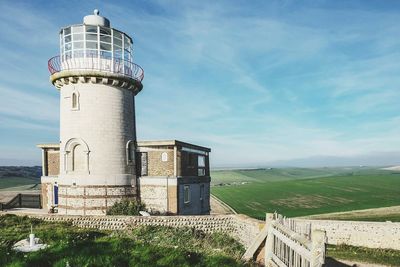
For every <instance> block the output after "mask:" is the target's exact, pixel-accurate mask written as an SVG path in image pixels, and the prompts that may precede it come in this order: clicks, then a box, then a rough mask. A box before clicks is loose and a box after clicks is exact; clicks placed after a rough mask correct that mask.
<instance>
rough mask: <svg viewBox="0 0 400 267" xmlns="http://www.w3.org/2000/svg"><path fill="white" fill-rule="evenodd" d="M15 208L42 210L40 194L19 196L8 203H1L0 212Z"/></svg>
mask: <svg viewBox="0 0 400 267" xmlns="http://www.w3.org/2000/svg"><path fill="white" fill-rule="evenodd" d="M15 208H34V209H41V208H42V203H41V195H40V194H17V195H16V196H15V197H13V198H12V199H11V200H10V201H8V202H7V203H0V210H8V209H15Z"/></svg>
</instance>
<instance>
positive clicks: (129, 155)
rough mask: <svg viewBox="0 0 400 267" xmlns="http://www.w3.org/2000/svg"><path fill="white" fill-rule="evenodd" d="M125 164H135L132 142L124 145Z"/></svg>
mask: <svg viewBox="0 0 400 267" xmlns="http://www.w3.org/2000/svg"><path fill="white" fill-rule="evenodd" d="M126 161H127V162H126V163H127V164H128V165H131V164H133V163H134V162H135V144H134V142H133V141H132V140H129V141H128V143H126Z"/></svg>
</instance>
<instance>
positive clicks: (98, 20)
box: [83, 9, 110, 27]
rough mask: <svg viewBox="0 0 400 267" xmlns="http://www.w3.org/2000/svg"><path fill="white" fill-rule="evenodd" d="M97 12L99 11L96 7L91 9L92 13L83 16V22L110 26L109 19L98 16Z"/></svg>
mask: <svg viewBox="0 0 400 267" xmlns="http://www.w3.org/2000/svg"><path fill="white" fill-rule="evenodd" d="M99 14H100V11H99V10H98V9H95V10H94V11H93V15H87V16H85V17H84V18H83V24H85V25H94V26H103V27H110V21H109V20H108V19H107V18H105V17H102V16H100V15H99Z"/></svg>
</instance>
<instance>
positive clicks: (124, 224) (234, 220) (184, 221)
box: [0, 212, 264, 248]
mask: <svg viewBox="0 0 400 267" xmlns="http://www.w3.org/2000/svg"><path fill="white" fill-rule="evenodd" d="M2 214H4V213H1V212H0V216H1V215H2ZM19 215H28V216H30V217H34V218H38V219H42V220H44V221H51V222H70V223H72V224H73V225H75V226H78V227H82V228H95V229H100V230H130V229H133V228H135V227H138V226H142V225H156V226H169V227H191V228H195V229H198V230H202V231H204V232H207V233H214V232H224V233H227V234H229V235H231V236H232V237H234V238H236V239H237V240H238V241H239V242H240V243H242V244H243V245H244V246H245V247H246V248H247V247H249V246H250V245H251V243H252V242H253V241H254V240H255V239H256V237H257V235H258V234H259V232H260V230H261V228H262V227H263V225H264V222H263V221H258V220H255V219H252V218H249V217H247V216H245V215H205V216H151V217H141V216H68V215H38V214H31V215H29V214H21V213H20V214H19Z"/></svg>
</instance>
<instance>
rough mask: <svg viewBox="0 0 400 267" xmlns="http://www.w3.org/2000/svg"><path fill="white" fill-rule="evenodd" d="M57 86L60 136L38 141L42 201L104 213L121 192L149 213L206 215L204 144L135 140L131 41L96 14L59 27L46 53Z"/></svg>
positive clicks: (136, 85)
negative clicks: (55, 46)
mask: <svg viewBox="0 0 400 267" xmlns="http://www.w3.org/2000/svg"><path fill="white" fill-rule="evenodd" d="M48 67H49V71H50V73H51V76H50V81H51V82H52V84H53V85H54V86H55V87H56V88H57V89H59V91H60V142H59V143H58V144H42V145H38V147H40V148H42V150H43V157H42V165H43V176H42V195H43V197H42V199H43V207H44V208H47V209H53V208H54V207H57V209H56V210H57V211H58V213H60V214H71V215H72V214H78V215H102V214H105V213H106V210H107V209H108V208H109V207H111V206H112V205H114V204H115V203H116V202H118V201H120V200H121V199H123V198H136V199H139V200H141V201H142V202H144V203H145V204H146V205H147V208H148V209H149V210H150V211H152V212H160V213H162V214H208V213H209V211H210V170H209V152H210V149H209V148H205V147H201V146H197V145H193V144H188V143H184V142H180V141H175V140H174V141H142V142H137V140H136V122H135V97H136V95H137V94H138V93H139V92H140V91H141V90H142V88H143V85H142V80H143V77H144V73H143V69H142V68H141V67H140V66H138V65H136V64H135V63H133V41H132V38H131V37H129V36H128V35H127V34H125V33H123V32H121V31H119V30H116V29H114V28H111V27H110V21H109V20H108V19H106V18H105V17H102V16H99V12H98V11H97V10H95V12H94V15H89V16H86V17H85V18H84V21H83V24H76V25H72V26H67V27H64V28H62V29H61V31H60V55H59V56H56V57H53V58H51V59H50V60H49V65H48Z"/></svg>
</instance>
